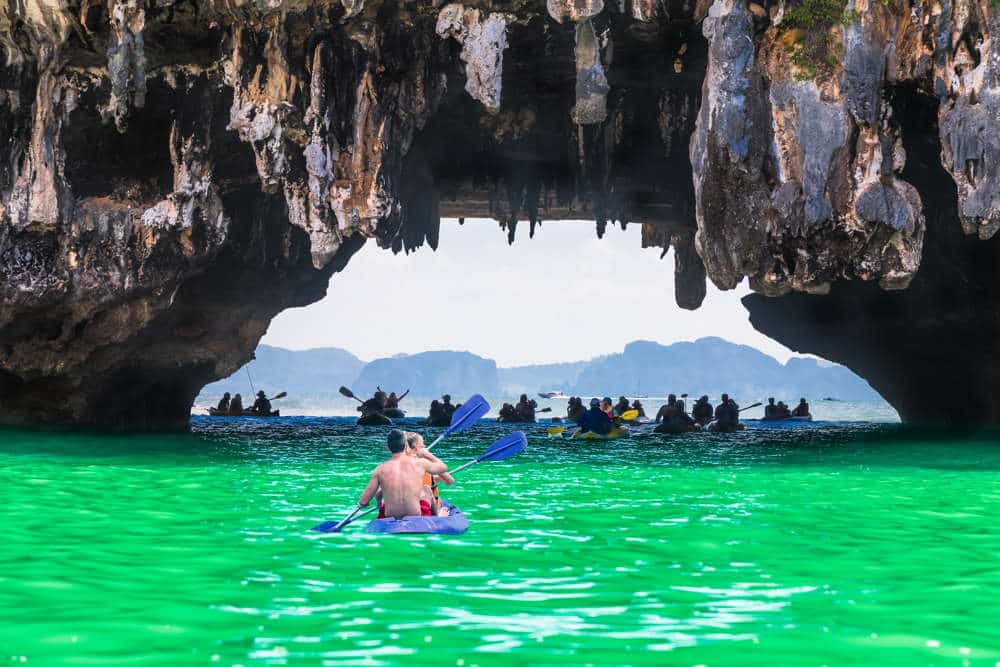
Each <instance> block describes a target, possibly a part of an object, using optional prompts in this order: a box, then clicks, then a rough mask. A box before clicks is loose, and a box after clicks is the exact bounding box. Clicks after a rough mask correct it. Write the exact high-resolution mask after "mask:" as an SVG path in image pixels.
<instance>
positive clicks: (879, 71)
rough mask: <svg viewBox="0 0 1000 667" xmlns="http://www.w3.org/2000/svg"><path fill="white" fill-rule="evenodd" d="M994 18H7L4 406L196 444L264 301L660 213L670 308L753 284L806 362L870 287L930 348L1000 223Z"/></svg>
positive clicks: (156, 12)
mask: <svg viewBox="0 0 1000 667" xmlns="http://www.w3.org/2000/svg"><path fill="white" fill-rule="evenodd" d="M990 2H991V0H982V1H979V2H974V1H971V0H955V1H952V2H949V1H943V2H941V1H937V2H929V1H924V0H920V1H918V0H912V1H906V0H885V1H882V0H879V1H878V2H873V1H867V2H866V0H851V1H850V2H844V1H843V0H785V1H782V0H774V1H761V2H747V1H746V0H715V1H714V2H710V1H709V0H665V1H661V2H652V1H650V0H620V2H616V3H608V4H605V3H604V2H603V0H548V2H547V3H544V4H543V3H541V2H538V1H537V0H536V1H535V2H528V1H526V0H507V1H499V0H496V1H494V0H478V1H476V2H468V3H437V4H435V3H421V2H387V1H372V0H343V1H342V2H341V1H334V0H312V1H309V0H258V1H256V2H251V1H249V0H186V1H178V0H79V1H68V2H66V1H62V2H54V1H53V0H17V1H15V0H0V49H2V51H3V59H2V62H0V421H4V422H8V423H26V422H47V423H71V424H90V425H97V426H101V427H110V428H123V429H175V428H183V427H184V426H186V424H187V420H188V410H189V407H190V403H191V401H192V400H193V398H194V396H195V395H196V394H197V393H198V391H199V389H200V388H201V386H203V385H204V384H205V383H207V382H210V381H212V380H214V379H216V378H219V377H224V376H226V375H228V374H230V373H231V372H233V371H234V370H235V369H237V368H238V367H239V366H240V365H241V364H243V363H245V362H246V361H247V360H248V359H249V358H250V355H251V354H252V351H253V349H254V348H255V346H256V344H257V342H258V340H259V339H260V337H261V336H262V335H263V333H264V331H265V330H266V328H267V325H268V323H269V322H270V319H271V318H272V317H273V316H274V315H275V314H276V313H278V312H280V311H281V310H282V309H284V308H287V307H291V306H297V305H305V304H307V303H310V302H312V301H315V300H317V299H319V298H321V297H322V295H323V294H324V293H325V290H326V287H327V284H328V282H329V279H330V277H331V275H332V274H333V273H335V272H336V271H338V270H340V269H342V268H343V267H344V266H345V265H346V264H347V262H348V260H349V259H350V257H351V255H352V254H353V253H354V252H356V251H357V250H358V249H359V248H360V247H361V246H362V245H363V244H364V243H365V242H366V240H368V239H372V240H374V241H375V242H376V243H378V244H379V245H380V246H383V247H385V248H387V249H391V250H392V251H394V252H401V251H406V252H409V251H412V250H415V249H417V248H419V247H421V246H423V245H425V244H426V245H428V246H430V247H431V248H435V247H436V246H437V239H438V229H439V224H440V219H441V217H442V216H445V217H458V218H463V217H480V216H481V217H492V218H494V219H496V220H497V221H498V222H499V223H500V225H501V226H502V227H504V228H505V229H506V230H507V233H508V237H509V240H510V241H511V242H513V240H514V237H515V234H516V230H517V227H518V224H519V222H520V223H521V224H522V225H523V224H525V223H527V225H528V232H529V235H530V234H532V233H533V232H534V229H535V227H536V226H537V225H538V224H541V222H542V221H543V220H545V219H590V220H593V221H594V223H595V224H596V228H597V233H598V235H601V234H603V231H604V229H605V228H606V226H607V225H608V224H616V223H617V224H623V225H625V224H629V223H635V224H641V225H642V231H643V234H642V240H643V245H644V246H656V247H660V248H663V251H664V253H666V250H667V248H668V247H673V248H674V250H675V265H674V271H675V274H676V281H675V284H676V291H675V294H674V299H675V301H676V302H677V304H679V305H680V306H681V307H685V308H697V307H698V306H699V305H700V303H701V301H702V299H703V298H704V296H705V285H706V278H708V279H711V280H712V281H713V282H714V283H715V284H716V285H717V286H719V287H721V288H732V287H734V286H735V285H736V284H737V283H738V282H739V281H741V280H742V279H743V278H749V280H750V284H751V286H752V287H753V289H754V290H755V291H756V292H758V293H759V294H761V295H765V296H766V297H768V299H769V300H767V301H766V304H767V305H766V306H761V307H760V309H759V310H758V309H757V307H756V306H755V305H754V304H755V303H757V301H759V300H757V301H754V300H751V301H750V302H748V307H750V308H751V310H752V312H753V320H752V321H753V322H754V323H755V325H756V326H758V327H759V328H761V329H762V330H764V331H766V332H771V334H772V335H774V336H775V337H776V338H778V339H779V340H782V341H784V342H786V343H788V344H790V345H792V346H793V347H797V348H798V349H811V350H818V349H828V348H829V350H833V351H834V352H836V351H838V350H840V351H842V350H843V349H844V343H845V341H848V340H852V337H853V336H855V335H857V330H856V329H852V328H851V327H850V326H845V325H844V323H843V322H842V321H840V322H838V321H837V318H836V317H834V318H833V319H832V320H831V318H830V317H829V316H827V315H826V314H824V313H826V312H827V311H828V310H831V309H832V310H836V309H837V308H842V307H846V306H842V305H841V306H838V305H837V304H853V303H855V302H859V301H865V302H868V301H872V300H874V301H879V300H890V301H892V300H896V301H898V300H900V299H903V300H909V301H911V302H913V303H917V302H919V301H923V302H924V305H925V309H924V311H923V312H918V309H917V308H916V306H914V307H912V308H907V309H897V311H898V312H899V313H900V314H898V315H897V316H896V317H895V320H893V321H894V322H896V323H897V325H898V326H899V327H901V328H902V329H903V330H905V328H906V327H907V326H909V324H910V323H912V322H913V321H914V320H915V319H920V318H923V319H936V320H937V321H940V322H943V323H944V324H942V325H941V326H938V327H937V328H934V327H931V328H929V329H928V330H927V331H926V334H927V335H928V336H934V337H936V340H938V341H939V340H941V338H940V337H941V336H942V335H947V334H948V332H949V331H952V330H951V329H949V328H948V327H949V324H948V322H953V321H954V320H955V313H956V312H959V311H958V310H955V311H953V310H952V306H951V305H950V304H949V302H948V293H949V292H950V291H953V290H954V287H953V286H954V282H953V281H954V280H955V279H956V276H962V275H967V274H972V273H976V274H977V275H978V274H979V273H982V272H983V271H985V270H986V269H984V268H983V266H985V265H984V264H983V263H984V262H992V259H993V258H992V255H991V253H992V248H993V247H994V244H993V243H992V241H991V240H990V239H991V237H992V236H993V234H994V233H995V232H996V230H997V228H998V226H1000V222H998V221H1000V212H998V207H997V201H996V198H997V197H998V196H1000V195H998V194H997V193H998V189H997V178H998V175H997V167H996V163H997V158H998V157H1000V156H998V150H1000V143H998V142H1000V139H998V136H1000V135H998V133H997V132H996V129H997V123H998V121H997V118H998V114H997V108H996V106H997V104H998V102H997V96H996V90H997V74H998V71H1000V70H998V67H1000V47H997V48H991V35H992V34H994V32H995V29H996V28H997V25H996V23H997V21H998V20H1000V19H998V18H997V17H998V11H997V10H996V9H995V8H993V6H992V5H991V4H990ZM994 51H996V53H994ZM901 90H905V91H906V92H905V94H901V93H899V92H898V91H901ZM909 105H912V107H913V108H914V109H917V110H919V113H916V112H913V113H912V114H911V108H910V106H909ZM911 116H912V118H911ZM928 142H931V143H928ZM911 145H912V146H918V145H919V146H922V147H924V148H925V150H923V151H922V152H921V165H923V166H921V167H920V168H917V167H914V166H912V165H911V164H910V163H911V162H912V159H911V157H910V155H909V153H910V152H912V149H911V148H909V146H911ZM927 146H930V148H929V149H927ZM928 155H930V157H928ZM928 165H929V166H928ZM928 170H931V171H928ZM928 174H932V176H931V177H929V176H928ZM945 176H947V179H945V180H947V181H948V184H947V190H948V191H947V193H946V194H942V193H943V190H944V189H945V187H946V186H945V184H943V183H942V182H941V179H944V177H945ZM963 235H965V236H963ZM967 237H971V238H967ZM956 238H957V239H958V240H955V239H956ZM942 239H951V240H944V241H942ZM928 285H929V286H931V287H930V288H927V287H926V286H928ZM943 285H948V286H951V287H949V288H947V289H944V288H942V286H943ZM845 295H846V296H845ZM859 295H861V296H859ZM901 295H902V296H901ZM801 303H808V304H809V306H808V308H805V307H803V306H801V305H800V304H801ZM996 303H997V301H996V299H995V298H993V295H992V292H990V291H989V290H987V291H986V292H984V293H981V294H979V296H978V297H976V299H974V300H972V301H969V302H968V303H967V304H965V305H964V306H963V308H962V309H960V310H961V312H972V311H976V310H978V311H979V312H982V311H983V309H986V311H987V312H989V313H995V312H996ZM765 311H766V313H767V314H766V315H765V314H764V313H765ZM786 311H787V313H788V316H787V318H785V315H784V313H786ZM783 318H784V319H783ZM886 321H889V320H886V319H882V317H881V315H878V314H875V315H869V317H868V324H867V325H866V327H867V328H866V330H865V331H866V334H865V335H866V336H867V339H872V338H874V337H877V332H878V329H879V327H880V326H882V324H883V323H885V322H886ZM970 321H971V320H970V318H969V317H966V318H965V319H964V320H963V322H964V324H963V326H968V323H969V322H970ZM822 322H826V323H827V326H823V327H818V328H814V329H809V326H813V325H817V323H822ZM831 322H832V323H833V324H830V323H831ZM782 323H784V326H783V325H782ZM796 323H799V324H796ZM337 324H338V325H340V326H349V325H350V324H349V315H345V318H344V321H343V322H341V323H337ZM807 330H812V331H815V332H816V333H817V335H818V334H819V333H822V335H823V337H824V338H823V341H822V342H817V341H814V340H812V338H811V337H809V336H804V335H802V332H803V331H807ZM993 338H995V337H993ZM934 340H935V338H930V337H928V338H926V339H920V340H918V339H917V338H912V337H911V340H909V341H907V350H908V356H907V357H906V358H907V363H908V365H909V366H912V367H921V368H924V369H925V370H926V372H927V373H928V374H930V373H932V371H931V370H930V368H929V366H928V365H926V364H922V363H921V358H920V356H919V354H918V350H920V349H923V348H924V347H926V346H930V345H933V344H934ZM989 345H990V343H988V342H987V341H986V340H985V339H983V340H982V341H981V344H980V346H979V348H978V350H979V351H982V350H983V349H985V348H988V347H989ZM876 348H877V346H875V347H872V348H871V349H872V350H873V351H874V350H875V349H876ZM821 353H822V352H821ZM824 356H828V357H829V358H837V355H836V354H825V355H824ZM855 356H858V355H855ZM840 358H841V359H842V360H846V362H847V364H848V365H849V366H851V367H852V368H854V369H855V370H857V371H859V372H861V374H862V375H865V376H866V377H869V378H870V379H871V378H875V379H873V382H874V383H875V386H876V387H877V388H880V389H881V388H883V387H889V386H890V384H892V383H891V382H887V381H884V378H886V377H889V376H892V372H890V371H884V370H881V367H879V366H878V365H877V364H876V365H875V366H872V365H871V364H868V363H865V362H864V361H863V360H859V358H855V357H851V355H845V354H841V355H840ZM927 358H928V359H929V358H932V357H927ZM965 361H967V360H965ZM966 368H968V366H966ZM904 375H905V374H903V373H899V372H897V373H896V374H895V375H894V376H892V377H895V378H896V380H894V382H896V385H898V386H899V387H900V389H899V390H897V391H896V392H895V393H893V392H892V391H888V390H887V391H886V395H887V396H888V397H889V398H890V400H893V402H894V404H896V405H897V406H904V405H905V406H908V405H910V404H909V403H907V401H908V400H909V399H908V398H907V395H908V392H907V391H906V389H905V384H906V383H905V381H903V378H904ZM956 375H957V374H956ZM983 377H984V378H986V379H984V380H983V381H982V382H980V384H981V385H985V386H981V387H978V388H976V389H973V390H970V392H971V393H976V392H978V393H977V396H980V395H981V394H982V393H983V392H984V391H985V390H986V389H987V388H988V386H989V385H990V384H991V383H990V382H989V380H990V379H991V378H992V375H990V374H989V373H985V374H984V376H983ZM897 380H898V381H897ZM955 381H956V382H959V381H961V379H960V378H958V377H957V376H956V378H955ZM880 383H881V384H880ZM977 400H978V399H977ZM901 409H902V411H903V414H904V415H905V416H907V417H910V418H914V419H919V418H921V417H922V416H931V417H932V416H934V415H933V414H931V413H930V412H928V411H927V409H925V408H923V407H921V406H920V405H919V404H918V403H914V404H913V406H912V407H905V409H904V408H901ZM990 414H991V415H992V416H991V419H994V420H995V419H996V418H997V417H998V416H1000V410H993V411H992V412H991V413H990Z"/></svg>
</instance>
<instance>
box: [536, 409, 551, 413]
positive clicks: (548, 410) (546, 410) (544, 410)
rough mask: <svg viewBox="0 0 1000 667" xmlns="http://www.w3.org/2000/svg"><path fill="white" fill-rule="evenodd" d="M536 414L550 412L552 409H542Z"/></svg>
mask: <svg viewBox="0 0 1000 667" xmlns="http://www.w3.org/2000/svg"><path fill="white" fill-rule="evenodd" d="M538 412H552V408H542V409H541V410H538Z"/></svg>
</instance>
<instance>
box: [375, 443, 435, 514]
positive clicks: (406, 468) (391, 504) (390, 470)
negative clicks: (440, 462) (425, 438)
mask: <svg viewBox="0 0 1000 667" xmlns="http://www.w3.org/2000/svg"><path fill="white" fill-rule="evenodd" d="M427 468H428V466H427V462H426V461H425V460H423V459H418V458H415V457H412V456H394V457H392V458H391V459H389V460H388V461H386V462H385V463H383V464H382V465H380V466H379V467H378V468H377V469H376V470H375V476H376V477H378V483H379V486H380V487H381V488H382V501H383V502H384V503H385V515H386V516H387V517H395V518H397V519H401V518H402V517H404V516H414V515H419V514H420V496H421V493H422V492H423V488H424V473H425V472H427Z"/></svg>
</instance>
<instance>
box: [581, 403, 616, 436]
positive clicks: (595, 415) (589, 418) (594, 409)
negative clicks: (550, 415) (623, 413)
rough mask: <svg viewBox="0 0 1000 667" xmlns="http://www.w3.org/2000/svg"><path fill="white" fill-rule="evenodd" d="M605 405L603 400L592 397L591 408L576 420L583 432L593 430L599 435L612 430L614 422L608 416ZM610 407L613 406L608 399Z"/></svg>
mask: <svg viewBox="0 0 1000 667" xmlns="http://www.w3.org/2000/svg"><path fill="white" fill-rule="evenodd" d="M603 407H604V406H603V404H602V403H601V401H599V400H597V399H596V398H592V399H590V409H589V410H587V411H586V412H584V413H583V414H582V415H581V416H580V419H579V420H578V421H577V422H576V424H577V426H579V427H580V432H581V433H586V432H587V431H593V432H594V433H597V434H598V435H607V434H608V433H610V432H611V427H612V426H613V423H612V421H611V417H610V416H608V413H607V411H606V410H604V409H603ZM608 407H609V408H610V407H611V401H610V400H609V401H608Z"/></svg>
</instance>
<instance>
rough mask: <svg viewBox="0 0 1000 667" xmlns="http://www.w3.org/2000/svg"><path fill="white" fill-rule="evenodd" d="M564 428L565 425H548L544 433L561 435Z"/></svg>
mask: <svg viewBox="0 0 1000 667" xmlns="http://www.w3.org/2000/svg"><path fill="white" fill-rule="evenodd" d="M565 430H566V427H565V426H550V427H549V428H548V430H547V431H546V433H548V434H549V435H562V433H563V431H565Z"/></svg>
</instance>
